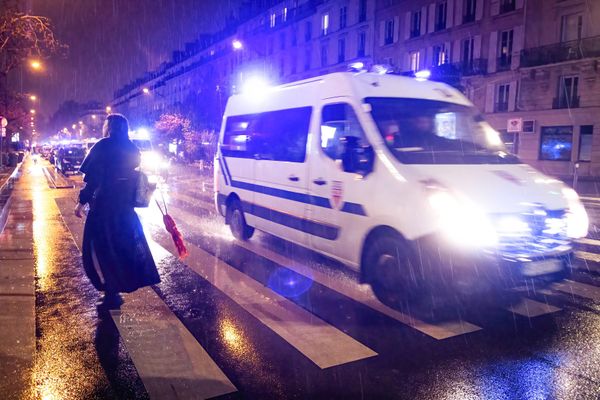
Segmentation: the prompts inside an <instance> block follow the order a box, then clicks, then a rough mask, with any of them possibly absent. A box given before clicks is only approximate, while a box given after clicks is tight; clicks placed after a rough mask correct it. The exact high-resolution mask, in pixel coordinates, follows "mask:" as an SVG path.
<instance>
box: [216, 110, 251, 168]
mask: <svg viewBox="0 0 600 400" xmlns="http://www.w3.org/2000/svg"><path fill="white" fill-rule="evenodd" d="M255 119H256V115H237V116H234V117H229V118H227V122H226V123H225V132H224V134H223V143H221V152H222V153H223V155H224V156H228V157H238V158H252V157H254V153H253V152H252V151H250V149H249V142H250V125H251V124H252V123H253V122H254V120H255Z"/></svg>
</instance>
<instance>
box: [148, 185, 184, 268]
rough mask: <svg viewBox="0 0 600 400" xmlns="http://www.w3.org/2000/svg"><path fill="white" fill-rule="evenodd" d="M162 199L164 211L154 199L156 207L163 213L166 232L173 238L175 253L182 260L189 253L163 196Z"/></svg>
mask: <svg viewBox="0 0 600 400" xmlns="http://www.w3.org/2000/svg"><path fill="white" fill-rule="evenodd" d="M162 200H163V205H164V207H165V210H164V211H163V209H162V207H161V206H160V204H159V203H158V200H156V205H157V206H158V209H159V210H160V212H161V214H162V215H163V223H164V224H165V228H167V232H169V233H170V234H171V237H172V238H173V243H175V247H176V248H177V253H178V254H179V259H180V260H183V259H184V258H186V257H187V256H188V255H189V254H188V251H187V248H186V247H185V243H184V242H183V236H182V235H181V232H179V229H177V224H176V223H175V220H174V219H173V217H171V216H170V215H169V212H168V210H167V203H166V202H165V198H164V197H163V199H162Z"/></svg>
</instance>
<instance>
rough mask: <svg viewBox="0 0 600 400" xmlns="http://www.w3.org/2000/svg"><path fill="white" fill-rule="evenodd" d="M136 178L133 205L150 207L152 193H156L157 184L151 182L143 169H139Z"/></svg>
mask: <svg viewBox="0 0 600 400" xmlns="http://www.w3.org/2000/svg"><path fill="white" fill-rule="evenodd" d="M135 179H136V181H135V195H134V198H133V207H135V208H139V207H148V206H149V205H150V200H151V199H152V195H153V194H154V190H155V189H156V184H152V183H150V181H149V180H148V176H147V175H146V174H145V173H143V172H141V171H137V176H136V178H135Z"/></svg>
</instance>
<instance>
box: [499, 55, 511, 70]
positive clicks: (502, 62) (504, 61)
mask: <svg viewBox="0 0 600 400" xmlns="http://www.w3.org/2000/svg"><path fill="white" fill-rule="evenodd" d="M511 64H512V56H510V55H509V56H505V57H498V59H497V64H496V71H508V70H509V69H510V66H511Z"/></svg>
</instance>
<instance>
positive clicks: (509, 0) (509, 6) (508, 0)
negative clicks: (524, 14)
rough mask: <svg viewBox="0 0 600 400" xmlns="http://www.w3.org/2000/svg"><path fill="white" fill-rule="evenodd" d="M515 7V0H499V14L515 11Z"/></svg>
mask: <svg viewBox="0 0 600 400" xmlns="http://www.w3.org/2000/svg"><path fill="white" fill-rule="evenodd" d="M516 9H517V2H516V0H500V14H504V13H507V12H511V11H515V10H516Z"/></svg>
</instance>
